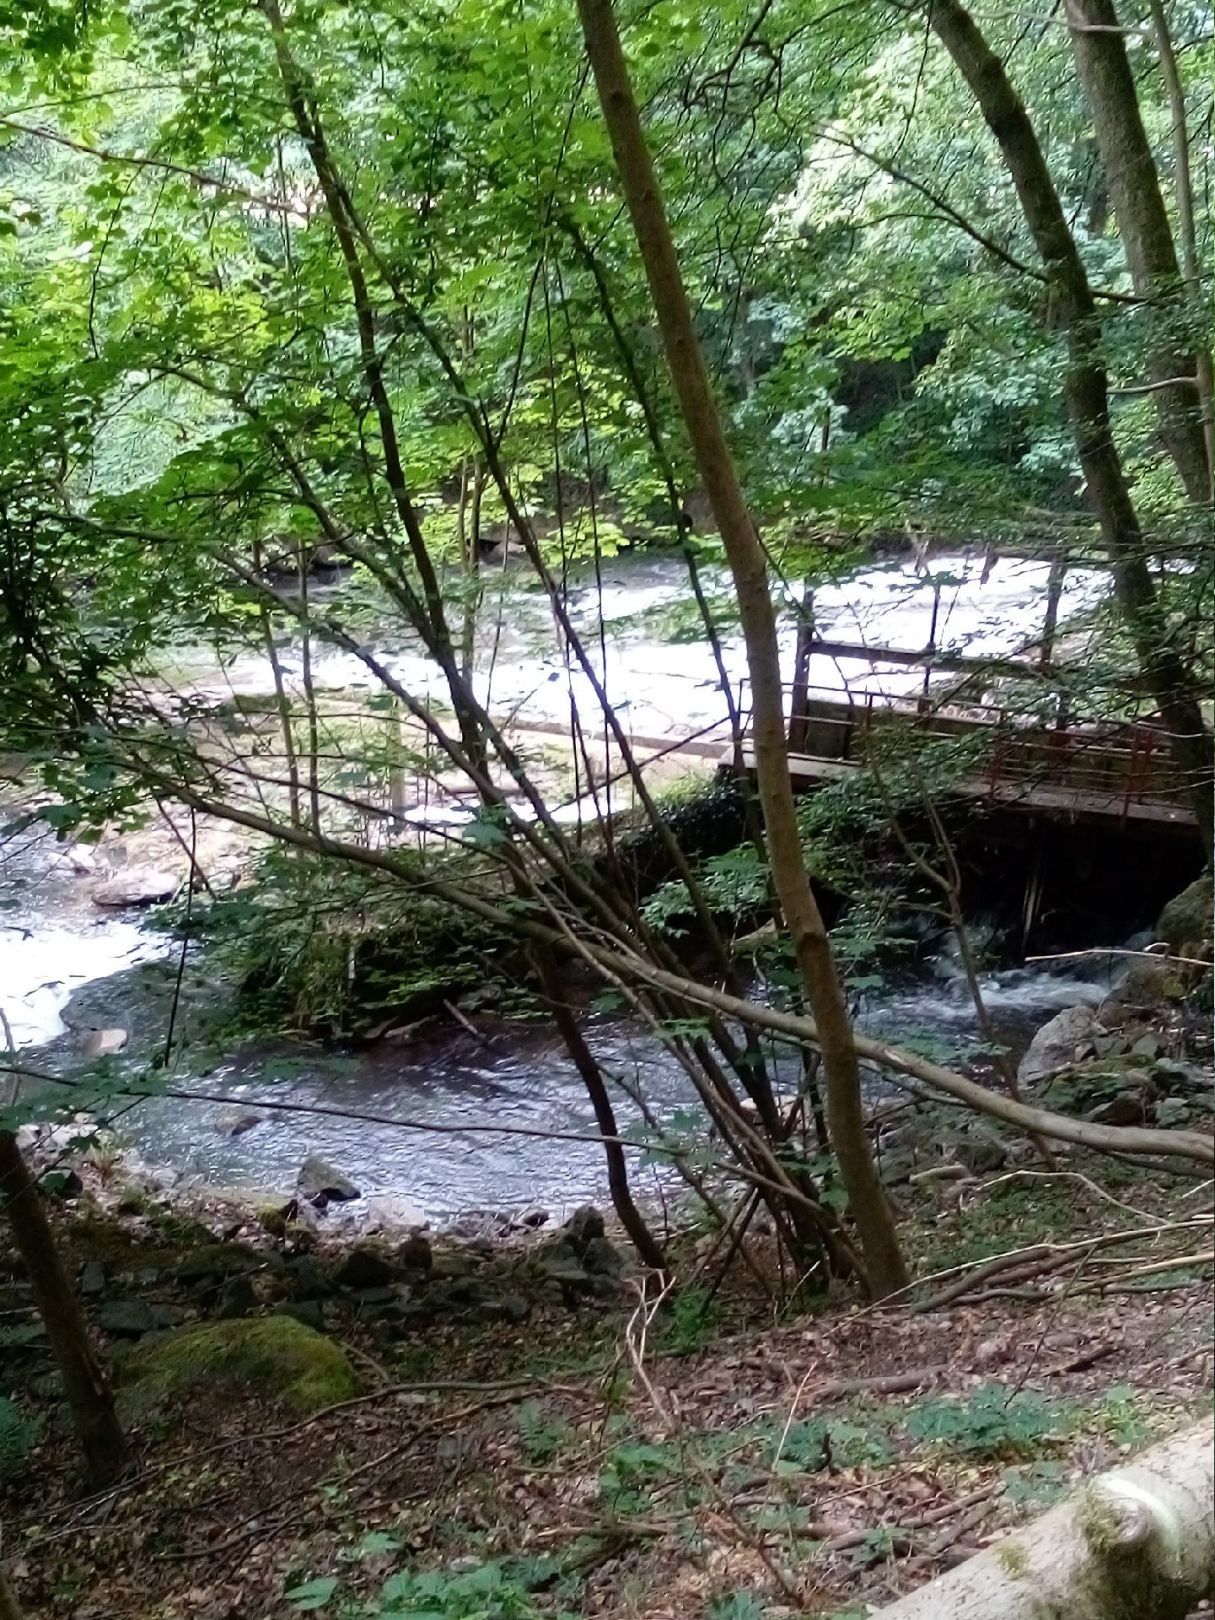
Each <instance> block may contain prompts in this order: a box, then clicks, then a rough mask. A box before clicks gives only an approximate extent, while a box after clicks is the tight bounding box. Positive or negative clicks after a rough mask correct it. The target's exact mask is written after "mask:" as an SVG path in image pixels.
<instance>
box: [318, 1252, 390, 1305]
mask: <svg viewBox="0 0 1215 1620" xmlns="http://www.w3.org/2000/svg"><path fill="white" fill-rule="evenodd" d="M395 1276H396V1268H395V1267H394V1266H393V1264H392V1262H391V1261H390V1260H389V1259H388V1257H387V1255H385V1254H383V1253H382V1252H381V1251H380V1250H379V1249H375V1248H372V1246H371V1245H370V1244H369V1243H360V1244H357V1245H356V1246H355V1247H354V1248H353V1249H351V1250H350V1252H349V1254H347V1255H346V1257H345V1258H344V1259H343V1260H342V1262H341V1263H340V1264H339V1265H338V1266H337V1268H336V1269H335V1270H334V1273H333V1280H334V1282H335V1283H336V1284H337V1286H338V1287H339V1288H348V1289H351V1290H352V1291H354V1292H355V1293H358V1292H360V1291H362V1290H363V1289H367V1288H384V1287H386V1286H387V1285H388V1284H389V1283H390V1282H391V1281H392V1280H393V1278H394V1277H395Z"/></svg>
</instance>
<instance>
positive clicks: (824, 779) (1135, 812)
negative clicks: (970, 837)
mask: <svg viewBox="0 0 1215 1620" xmlns="http://www.w3.org/2000/svg"><path fill="white" fill-rule="evenodd" d="M742 763H743V769H744V770H746V771H748V772H752V773H753V772H754V770H755V751H754V749H752V748H744V749H743V751H742ZM718 768H719V770H720V771H721V772H722V773H723V774H730V773H732V772H733V771H734V768H735V766H734V754H733V751H732V750H730V749H727V750H726V751H724V752H723V753H722V755H721V758H720V761H719V766H718ZM857 768H858V766H857V762H855V761H846V760H838V759H821V758H817V757H816V756H815V755H813V754H790V755H789V774H790V776H791V777H792V779H793V785H794V787H795V788H809V787H820V786H822V785H824V784H825V783H828V782H840V781H846V780H847V778H848V777H850V776H852V775H853V774H854V773H855V772H856V770H857ZM950 791H951V792H952V793H953V794H954V795H955V796H956V797H958V798H964V799H977V800H982V801H984V802H986V803H989V804H993V805H997V804H998V805H1000V806H1001V807H1006V808H1009V809H1012V810H1019V811H1022V812H1024V813H1026V814H1035V815H1043V816H1048V817H1053V818H1057V819H1062V820H1066V821H1088V822H1100V823H1103V824H1106V825H1108V824H1109V823H1110V822H1111V821H1120V822H1121V821H1132V822H1136V823H1143V822H1146V823H1149V824H1152V825H1154V826H1157V827H1160V828H1162V829H1173V830H1176V831H1178V832H1186V833H1191V832H1193V830H1194V828H1195V826H1196V825H1197V823H1196V820H1195V817H1194V812H1193V811H1192V810H1190V809H1188V808H1187V807H1186V806H1184V805H1181V804H1177V803H1174V802H1170V801H1167V800H1164V799H1155V798H1153V799H1143V798H1139V799H1134V798H1128V797H1127V795H1126V794H1125V793H1104V792H1100V791H1093V790H1091V789H1084V788H1075V787H1060V786H1052V785H1051V784H1049V783H1044V782H1028V781H1006V782H995V783H992V782H991V781H989V780H988V779H987V778H985V777H970V778H967V779H965V780H963V781H959V782H956V783H955V784H954V786H953V788H952V789H951V790H950Z"/></svg>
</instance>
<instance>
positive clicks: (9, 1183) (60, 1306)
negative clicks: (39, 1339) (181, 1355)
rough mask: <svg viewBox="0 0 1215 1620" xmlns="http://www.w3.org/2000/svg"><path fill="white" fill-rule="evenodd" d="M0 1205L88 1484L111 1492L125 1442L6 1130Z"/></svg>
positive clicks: (38, 1203) (0, 1141) (1, 1134)
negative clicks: (59, 1380) (52, 1359)
mask: <svg viewBox="0 0 1215 1620" xmlns="http://www.w3.org/2000/svg"><path fill="white" fill-rule="evenodd" d="M0 1205H3V1208H4V1210H5V1212H6V1213H7V1215H8V1218H9V1220H10V1221H11V1222H12V1227H13V1236H14V1238H15V1239H16V1243H17V1249H18V1252H19V1253H20V1255H21V1258H22V1259H23V1260H24V1261H25V1269H26V1271H27V1272H28V1274H29V1280H30V1286H31V1287H32V1289H33V1291H34V1300H35V1302H36V1304H37V1306H38V1312H39V1315H40V1316H41V1317H42V1320H43V1322H44V1324H45V1325H46V1335H47V1339H48V1340H49V1342H50V1346H51V1352H52V1354H53V1355H54V1357H55V1360H56V1362H57V1363H58V1366H59V1375H60V1377H61V1378H62V1380H63V1391H64V1394H65V1395H66V1397H67V1403H68V1407H69V1409H70V1411H71V1414H72V1424H73V1426H74V1428H75V1430H76V1438H77V1439H78V1440H79V1442H80V1447H81V1450H82V1451H83V1453H84V1461H85V1473H86V1477H87V1481H88V1484H89V1485H90V1486H91V1487H93V1488H94V1489H96V1488H100V1487H101V1486H105V1485H109V1484H110V1483H111V1482H112V1481H113V1480H115V1479H117V1478H118V1476H119V1475H120V1474H121V1473H122V1471H123V1469H124V1468H125V1467H126V1464H127V1442H126V1437H125V1436H124V1434H123V1432H122V1429H121V1428H120V1427H119V1423H118V1419H117V1417H116V1416H115V1415H114V1401H113V1397H112V1396H111V1394H110V1390H109V1385H108V1384H107V1383H106V1380H105V1374H104V1373H103V1372H102V1370H101V1367H100V1365H99V1364H98V1361H97V1358H96V1356H95V1355H94V1354H93V1350H92V1347H91V1345H90V1344H89V1333H88V1328H87V1326H86V1324H85V1320H84V1316H83V1314H82V1312H81V1310H80V1305H79V1303H78V1301H77V1299H76V1296H75V1294H74V1293H73V1292H72V1289H71V1286H70V1284H69V1283H68V1280H67V1276H66V1274H65V1272H64V1269H63V1263H62V1261H61V1260H60V1258H59V1251H58V1249H57V1248H56V1246H55V1239H54V1235H53V1233H52V1232H51V1227H50V1222H49V1221H48V1220H47V1218H46V1211H45V1210H44V1209H43V1207H42V1199H41V1197H40V1196H39V1193H38V1188H37V1185H36V1184H35V1181H34V1178H33V1176H32V1175H31V1174H30V1171H29V1167H28V1165H27V1164H26V1162H25V1160H24V1158H23V1157H22V1155H21V1149H20V1148H19V1147H18V1146H17V1138H16V1137H15V1136H14V1135H13V1133H12V1132H11V1131H0Z"/></svg>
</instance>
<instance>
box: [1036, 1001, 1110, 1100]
mask: <svg viewBox="0 0 1215 1620" xmlns="http://www.w3.org/2000/svg"><path fill="white" fill-rule="evenodd" d="M1095 1024H1096V1018H1095V1017H1094V1014H1093V1009H1092V1008H1091V1007H1084V1006H1079V1007H1067V1008H1065V1009H1064V1010H1063V1012H1061V1013H1056V1014H1055V1016H1054V1017H1053V1018H1052V1019H1051V1020H1050V1022H1049V1023H1047V1024H1043V1026H1042V1028H1041V1029H1040V1030H1039V1031H1038V1033H1037V1034H1036V1035H1035V1036H1034V1038H1033V1040H1032V1041H1031V1042H1030V1043H1029V1049H1028V1051H1027V1052H1026V1054H1025V1056H1024V1057H1023V1058H1022V1059H1021V1062H1020V1063H1019V1064H1018V1066H1017V1079H1018V1081H1019V1082H1020V1083H1021V1085H1023V1086H1032V1085H1036V1084H1037V1083H1038V1082H1039V1081H1040V1080H1047V1079H1049V1078H1050V1076H1051V1075H1052V1074H1058V1073H1059V1071H1060V1069H1067V1068H1070V1067H1071V1065H1072V1064H1073V1063H1077V1062H1079V1061H1080V1060H1081V1059H1083V1058H1086V1057H1089V1056H1091V1054H1092V1052H1093V1051H1094V1044H1093V1037H1094V1026H1095Z"/></svg>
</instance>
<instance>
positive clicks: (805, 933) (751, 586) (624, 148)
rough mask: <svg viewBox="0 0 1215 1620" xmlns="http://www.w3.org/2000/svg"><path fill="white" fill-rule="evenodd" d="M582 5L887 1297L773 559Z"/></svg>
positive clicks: (621, 104)
mask: <svg viewBox="0 0 1215 1620" xmlns="http://www.w3.org/2000/svg"><path fill="white" fill-rule="evenodd" d="M578 9H579V13H580V15H581V18H582V28H583V33H584V35H585V38H586V46H587V54H588V56H589V57H590V62H591V67H592V69H593V71H594V75H595V83H596V86H597V87H598V91H599V100H600V103H601V105H602V107H603V115H604V119H605V121H606V123H607V127H608V131H609V134H610V136H611V140H612V150H613V151H614V153H615V156H616V165H617V168H618V170H619V172H620V178H621V182H622V185H623V188H624V194H625V200H626V201H627V203H628V208H629V214H630V216H631V218H632V221H633V229H634V232H635V233H636V237H637V245H638V247H639V249H640V251H641V256H642V259H643V260H644V263H645V269H646V276H647V278H648V281H649V285H650V293H651V296H652V298H653V300H654V308H655V311H656V312H657V315H658V319H659V324H660V326H661V328H662V335H663V343H664V346H665V348H666V354H667V362H668V365H669V366H670V370H671V378H672V381H673V383H674V385H675V390H676V393H677V395H678V397H679V403H680V407H681V409H682V412H683V417H684V421H685V423H686V425H687V430H688V437H689V439H690V440H691V444H692V449H693V451H694V453H695V456H696V462H697V466H698V468H699V470H700V475H701V478H702V479H703V481H704V485H705V488H706V489H707V490H708V492H709V499H710V502H711V503H712V507H713V514H714V518H715V519H716V522H717V527H718V530H719V532H720V534H721V538H722V542H723V544H724V546H725V549H726V555H727V558H728V560H729V563H730V570H731V573H732V574H733V576H734V587H735V592H736V594H737V598H738V607H739V617H740V620H741V623H742V627H743V636H744V639H745V642H746V648H747V663H748V668H749V671H750V676H751V700H752V716H753V721H752V724H753V730H752V741H753V746H754V749H755V762H756V777H757V786H758V790H759V798H760V804H761V807H762V809H763V815H764V826H765V829H766V831H767V835H768V851H769V857H770V860H771V864H772V877H773V883H774V885H775V888H776V891H777V897H778V899H779V901H780V905H781V909H782V911H783V913H784V919H785V925H786V927H787V928H788V930H789V935H790V938H791V940H792V943H793V947H794V951H795V953H796V956H797V962H798V966H799V968H800V970H801V976H802V979H803V982H804V985H805V989H806V995H807V998H808V1000H809V1002H810V1005H811V1007H812V1008H813V1010H814V1014H815V1019H816V1021H817V1024H818V1028H819V1033H820V1036H821V1038H822V1052H823V1068H824V1073H825V1077H826V1089H827V1106H828V1115H829V1123H830V1127H831V1137H832V1141H833V1143H834V1145H835V1151H836V1155H837V1157H838V1159H839V1165H840V1174H841V1177H842V1179H843V1182H844V1186H845V1188H846V1190H847V1193H848V1200H849V1205H850V1208H851V1213H852V1217H853V1219H854V1220H855V1222H856V1227H857V1233H858V1235H859V1237H860V1240H861V1247H862V1249H863V1251H864V1256H865V1261H866V1264H867V1268H868V1271H869V1278H870V1286H871V1288H872V1291H873V1292H874V1294H875V1295H878V1296H881V1295H884V1294H888V1293H892V1292H894V1291H895V1290H897V1289H899V1288H902V1287H904V1286H905V1285H906V1282H907V1278H908V1273H907V1267H906V1264H905V1262H904V1260H903V1256H902V1253H901V1251H900V1249H899V1243H898V1236H897V1233H896V1231H895V1226H894V1219H893V1216H892V1214H891V1211H890V1206H889V1204H888V1203H887V1201H886V1195H885V1192H884V1191H883V1188H882V1184H881V1181H880V1180H879V1178H878V1173H877V1167H876V1165H875V1164H874V1160H873V1154H872V1152H871V1150H870V1146H869V1138H868V1135H867V1132H866V1128H865V1115H864V1108H863V1106H862V1100H861V1087H860V1069H859V1065H858V1061H857V1055H856V1046H855V1044H854V1041H853V1036H852V1024H851V1020H850V1019H849V1017H848V1009H847V1005H846V1003H845V1001H844V995H843V990H842V988H841V986H840V982H839V976H838V974H837V973H836V969H835V961H834V958H833V957H832V954H831V946H830V942H829V941H828V938H827V931H826V929H825V927H824V926H823V919H822V916H821V914H820V913H819V909H818V906H817V904H816V903H815V899H814V895H813V893H812V891H811V888H810V879H809V874H808V873H807V871H806V865H805V859H804V856H803V852H802V844H801V838H800V835H799V832H798V825H797V815H796V811H795V809H794V803H793V789H792V785H791V783H790V780H789V762H788V755H787V752H786V744H785V717H784V702H783V695H782V692H781V680H780V657H779V649H778V646H777V639H776V615H775V613H774V611H773V607H772V596H771V592H770V590H769V586H768V570H767V559H766V557H765V555H764V550H763V547H762V545H761V544H760V540H759V535H758V534H757V532H756V530H755V526H754V524H753V523H752V521H751V514H750V513H749V512H748V510H747V505H746V501H745V500H744V498H743V492H742V488H741V486H740V484H739V480H738V474H737V471H736V469H735V466H734V460H733V457H732V456H731V454H730V449H729V446H728V444H727V443H726V438H725V433H724V431H723V428H722V422H721V416H720V414H719V412H718V409H717V405H716V403H715V401H714V398H713V393H712V388H711V386H710V383H709V377H708V372H707V370H706V368H705V363H704V357H703V355H702V353H701V350H700V344H699V342H698V340H697V337H696V330H695V326H694V324H693V320H692V311H691V307H690V305H689V303H688V297H687V291H686V289H685V287H684V284H683V277H682V274H681V272H680V268H679V260H678V257H677V255H676V252H675V244H674V242H673V240H672V237H671V231H670V226H669V224H668V221H667V216H666V208H665V205H664V203H663V200H662V194H661V192H660V190H659V186H658V179H657V176H656V175H655V173H654V166H653V162H652V160H651V158H650V152H649V148H648V147H647V145H646V140H645V134H644V132H643V130H642V127H641V118H640V115H639V113H638V110H637V103H636V100H635V99H634V96H633V90H632V85H631V82H630V80H629V73H628V67H627V64H626V62H625V59H624V52H623V50H622V48H621V44H620V36H619V33H618V31H617V28H616V19H615V16H614V14H613V11H612V5H611V0H579V5H578Z"/></svg>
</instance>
